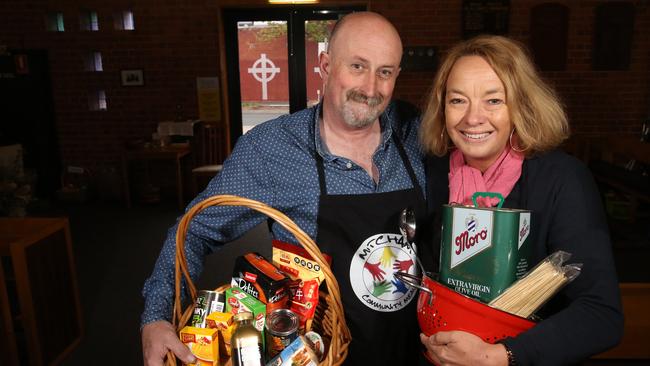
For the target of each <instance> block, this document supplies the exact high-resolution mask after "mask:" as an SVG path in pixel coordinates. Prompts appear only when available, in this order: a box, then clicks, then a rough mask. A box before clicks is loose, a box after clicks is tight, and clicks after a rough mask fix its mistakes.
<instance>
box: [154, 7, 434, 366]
mask: <svg viewBox="0 0 650 366" xmlns="http://www.w3.org/2000/svg"><path fill="white" fill-rule="evenodd" d="M401 57H402V43H401V40H400V37H399V35H398V33H397V31H396V29H395V28H394V27H393V25H392V24H390V22H388V20H386V19H385V18H384V17H382V16H381V15H379V14H376V13H371V12H360V13H352V14H350V15H347V16H345V17H343V18H342V19H341V20H340V21H339V22H338V23H337V25H336V26H335V28H334V30H333V31H332V35H331V37H330V42H329V47H328V50H327V52H323V53H322V54H321V55H320V60H319V62H320V71H321V76H322V78H323V99H322V101H321V103H319V104H318V105H316V106H314V107H312V108H309V109H305V110H302V111H299V112H296V113H294V114H291V115H285V116H282V117H279V118H277V119H274V120H271V121H268V122H265V123H263V124H261V125H259V126H257V127H255V128H254V129H252V130H251V131H249V132H248V133H246V134H245V135H244V136H242V137H241V138H240V139H239V141H238V142H237V145H236V147H235V149H234V150H233V152H232V154H231V156H230V157H229V158H228V159H227V160H226V161H225V162H224V166H223V170H222V172H221V173H219V175H218V176H216V177H215V178H214V179H213V180H212V181H211V182H210V184H209V185H208V187H207V189H206V190H205V191H204V192H202V193H201V194H200V195H199V196H198V197H197V198H195V200H194V201H193V202H192V203H191V204H190V207H191V206H192V205H194V204H196V203H197V202H199V201H200V200H203V199H205V198H207V197H209V196H212V195H216V194H233V195H238V196H242V197H247V198H251V199H254V200H258V201H261V202H264V203H266V204H268V205H270V206H272V207H274V208H277V209H278V210H280V211H282V212H283V213H285V214H286V215H287V216H289V217H290V218H291V219H292V220H293V221H294V222H296V224H298V226H300V227H301V228H302V229H303V230H304V231H305V232H306V233H307V234H308V235H310V236H311V237H312V238H313V239H315V241H316V243H318V245H319V248H320V249H321V251H322V252H323V253H327V254H329V255H330V256H331V257H332V258H333V263H332V271H333V272H334V275H335V276H336V278H337V280H338V282H339V286H340V291H341V297H342V301H343V307H344V310H345V314H346V321H347V324H348V326H349V328H350V331H351V333H352V343H351V345H350V352H349V355H348V359H347V360H346V364H350V365H362V364H368V365H412V364H415V363H417V359H418V358H419V354H420V350H419V343H420V342H419V338H418V334H419V330H418V326H417V320H416V316H415V303H416V301H415V300H414V299H415V289H412V288H409V287H408V286H405V285H404V284H403V283H402V282H401V281H399V280H398V279H397V278H396V277H393V274H394V273H395V272H396V271H399V270H402V271H407V272H410V273H412V274H416V275H417V274H418V270H417V268H416V267H415V266H414V263H415V255H416V253H415V251H414V250H413V248H412V247H409V246H408V245H405V242H404V238H403V237H402V236H401V235H400V234H399V228H398V217H399V213H400V211H401V210H402V209H404V208H405V207H411V208H413V209H414V210H415V212H416V216H418V218H422V217H424V215H425V203H424V196H423V195H424V193H423V185H424V168H423V163H422V156H421V154H420V150H419V148H418V143H417V130H418V117H417V113H416V112H415V111H414V110H413V109H412V108H405V106H404V105H403V104H400V103H396V102H393V101H391V97H392V94H393V89H394V86H395V81H396V79H397V76H398V75H399V72H400V61H401ZM265 219H266V217H265V216H263V215H262V214H257V213H252V212H251V211H250V210H248V209H245V208H240V207H221V206H219V207H210V208H208V209H206V210H204V211H202V212H201V213H200V214H198V215H197V216H195V218H194V219H193V224H192V225H191V226H190V228H189V230H188V235H187V239H186V244H185V245H186V251H187V254H186V256H187V261H188V264H189V267H190V272H191V274H192V277H193V278H197V277H198V276H199V274H200V272H201V270H202V263H203V258H204V256H205V255H207V254H209V253H211V252H213V251H215V250H216V249H218V248H219V247H220V246H221V245H223V244H224V243H227V242H230V241H232V240H234V239H236V238H238V237H239V236H241V235H243V234H244V233H245V232H246V231H248V230H250V229H251V228H253V227H255V226H256V225H258V224H259V223H260V222H262V221H264V220H265ZM271 231H272V234H273V237H274V238H275V239H278V240H281V241H284V242H292V243H295V238H294V237H293V235H292V234H291V233H289V232H288V231H286V230H285V229H284V228H282V227H281V226H280V225H279V224H272V225H271ZM175 234H176V227H173V228H172V229H171V230H170V231H169V234H168V237H167V240H166V242H165V244H164V246H163V249H162V251H161V254H160V257H159V258H158V261H157V263H156V266H155V268H154V271H153V274H152V275H151V277H150V278H149V279H148V280H147V282H146V283H145V286H144V290H143V295H144V297H145V311H144V313H143V315H142V324H143V327H142V341H143V352H144V358H145V364H147V365H161V364H162V361H163V358H164V356H165V352H166V351H167V350H172V351H173V352H174V353H175V354H176V355H177V356H178V357H179V358H180V359H181V360H183V361H185V362H190V361H192V359H193V356H192V355H191V353H189V351H188V350H187V349H186V348H185V347H184V346H183V344H182V343H180V342H179V341H178V338H177V334H176V332H175V330H174V329H173V327H172V326H171V324H170V323H169V321H168V320H169V318H170V317H171V314H172V303H173V301H172V298H173V289H174V286H173V283H174V261H175ZM423 250H426V249H425V248H422V249H420V250H419V251H420V252H422V251H423ZM419 255H420V256H421V257H422V258H432V255H430V254H429V255H427V254H426V253H424V254H423V253H419Z"/></svg>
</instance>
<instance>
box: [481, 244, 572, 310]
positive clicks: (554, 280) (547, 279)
mask: <svg viewBox="0 0 650 366" xmlns="http://www.w3.org/2000/svg"><path fill="white" fill-rule="evenodd" d="M570 257H571V254H569V253H567V252H564V251H557V252H555V253H553V254H551V255H549V256H548V257H547V258H546V259H544V260H543V261H541V262H540V263H539V264H538V265H537V266H535V268H533V269H532V270H531V271H530V272H529V273H528V274H526V275H525V276H524V277H522V278H521V279H519V280H517V281H516V282H515V283H514V284H512V286H510V287H508V289H506V290H505V291H504V292H503V293H501V295H499V296H498V297H497V298H495V299H494V300H492V301H491V302H490V304H489V305H490V306H492V307H494V308H497V309H499V310H503V311H506V312H508V313H511V314H515V315H518V316H520V317H522V318H528V317H529V316H531V315H532V314H533V313H534V312H535V311H537V310H538V309H539V308H540V307H541V306H542V305H544V303H546V301H548V299H550V298H551V297H552V296H553V295H555V294H556V293H557V292H558V291H559V290H560V289H561V288H562V287H564V286H565V285H566V284H567V283H569V282H570V281H572V280H573V279H574V278H576V277H577V276H578V275H579V274H580V269H581V266H582V265H581V264H569V265H565V266H563V265H562V264H563V263H564V262H565V261H567V260H568V259H569V258H570Z"/></svg>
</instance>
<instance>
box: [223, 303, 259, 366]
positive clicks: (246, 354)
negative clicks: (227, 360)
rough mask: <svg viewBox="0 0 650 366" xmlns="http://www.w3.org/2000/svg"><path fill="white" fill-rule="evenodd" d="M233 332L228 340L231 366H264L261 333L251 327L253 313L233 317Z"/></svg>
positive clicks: (243, 313)
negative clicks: (230, 348) (230, 349)
mask: <svg viewBox="0 0 650 366" xmlns="http://www.w3.org/2000/svg"><path fill="white" fill-rule="evenodd" d="M233 320H234V321H235V331H234V332H233V334H232V337H231V339H230V346H231V347H232V364H233V366H264V352H263V348H262V344H263V340H262V333H261V332H260V331H259V330H257V328H255V326H254V325H253V313H250V312H242V313H239V314H236V315H235V316H234V317H233Z"/></svg>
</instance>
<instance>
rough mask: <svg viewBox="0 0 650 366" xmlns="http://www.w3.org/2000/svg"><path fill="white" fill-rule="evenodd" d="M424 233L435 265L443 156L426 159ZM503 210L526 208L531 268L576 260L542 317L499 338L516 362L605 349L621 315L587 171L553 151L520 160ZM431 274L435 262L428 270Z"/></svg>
mask: <svg viewBox="0 0 650 366" xmlns="http://www.w3.org/2000/svg"><path fill="white" fill-rule="evenodd" d="M426 168H427V200H428V206H429V215H430V217H429V219H428V220H429V221H428V222H429V223H432V225H431V228H432V229H431V231H432V233H431V234H430V235H431V236H432V237H433V239H432V240H433V241H432V246H433V247H434V253H436V254H434V256H436V260H434V261H433V262H434V263H435V262H437V257H438V256H439V254H438V253H439V243H440V232H439V228H440V213H441V206H442V205H443V204H445V203H447V201H448V197H449V180H448V174H449V157H448V156H445V157H443V158H437V157H430V158H429V159H428V162H427V166H426ZM503 207H508V208H521V209H527V210H531V211H532V218H531V234H530V235H531V238H532V243H533V260H532V263H531V265H534V264H536V263H538V262H539V261H541V260H542V259H544V258H545V257H546V256H547V255H549V254H551V253H553V252H555V251H556V250H560V249H561V250H564V251H567V252H569V253H571V254H572V257H571V259H570V260H569V261H568V262H569V263H583V267H582V273H581V274H580V275H579V276H578V277H577V278H576V279H575V280H574V281H573V282H571V283H570V284H569V285H567V286H566V287H565V288H564V289H563V290H561V291H560V293H558V294H557V295H555V297H554V298H553V299H552V300H551V301H549V303H548V304H546V305H545V306H544V307H543V308H542V310H541V311H540V312H538V315H540V316H541V317H542V318H543V319H544V320H542V321H540V322H539V323H538V324H537V325H536V326H535V327H533V328H532V329H530V330H528V331H526V332H524V333H522V334H520V335H519V336H517V337H515V338H509V339H506V340H505V341H504V343H506V344H507V345H508V347H509V348H510V349H511V350H512V352H513V354H514V356H515V359H516V360H517V364H519V365H533V364H534V365H563V364H573V363H576V362H579V361H581V360H584V359H586V358H588V357H589V356H591V355H594V354H597V353H600V352H602V351H604V350H606V349H608V348H611V347H613V346H615V345H616V344H618V342H620V339H621V337H622V334H623V314H622V312H621V303H620V294H619V288H618V280H617V277H616V270H615V267H614V261H613V258H612V251H611V242H610V238H609V231H608V228H607V222H606V219H605V215H604V211H603V207H602V203H601V199H600V195H599V193H598V189H597V187H596V185H595V183H594V180H593V178H592V176H591V174H590V172H589V170H588V169H587V168H586V167H585V166H584V165H583V164H582V163H580V162H579V161H578V160H577V159H575V158H573V157H571V156H569V155H567V154H565V153H562V152H559V151H553V152H550V153H546V154H543V155H539V156H535V157H531V158H527V159H526V160H524V163H523V168H522V175H521V177H520V178H519V181H517V183H516V185H515V187H514V188H513V190H512V192H511V193H510V194H509V195H508V197H506V200H505V202H504V205H503ZM433 270H434V272H437V271H436V270H437V264H434V265H433Z"/></svg>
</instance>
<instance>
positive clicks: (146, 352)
mask: <svg viewBox="0 0 650 366" xmlns="http://www.w3.org/2000/svg"><path fill="white" fill-rule="evenodd" d="M167 351H172V352H174V354H175V355H176V357H178V358H180V359H181V361H183V362H184V363H193V362H195V361H196V357H194V355H193V354H192V352H190V349H189V348H187V346H186V345H184V344H183V343H182V342H181V341H180V339H178V336H177V335H176V330H175V329H174V326H173V325H172V324H171V323H170V322H167V321H164V320H160V321H157V322H153V323H149V324H147V325H145V326H144V327H142V357H143V358H144V364H145V366H162V365H163V361H164V360H165V356H166V355H167Z"/></svg>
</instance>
